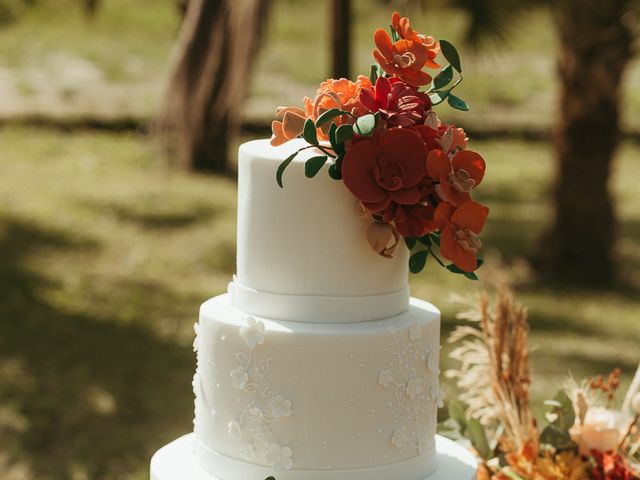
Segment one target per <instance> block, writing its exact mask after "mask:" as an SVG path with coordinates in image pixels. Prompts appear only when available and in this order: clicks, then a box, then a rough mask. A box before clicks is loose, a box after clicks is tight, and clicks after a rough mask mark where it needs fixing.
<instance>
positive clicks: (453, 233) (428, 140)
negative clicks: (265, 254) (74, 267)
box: [271, 12, 489, 279]
mask: <svg viewBox="0 0 640 480" xmlns="http://www.w3.org/2000/svg"><path fill="white" fill-rule="evenodd" d="M389 30H390V34H389V33H388V32H387V31H386V30H384V29H378V30H376V31H375V33H374V36H373V38H374V42H375V45H376V49H375V50H374V51H373V56H374V58H375V60H376V62H377V64H374V65H372V66H371V74H370V76H369V77H366V76H363V75H360V76H359V77H358V78H357V79H356V81H355V82H354V81H351V80H348V79H345V78H341V79H337V80H336V79H328V80H326V81H324V82H322V84H321V85H320V87H319V88H318V91H317V92H316V95H315V97H314V98H313V99H312V98H309V97H305V98H304V106H303V108H298V107H278V109H277V110H276V120H274V121H273V123H272V125H271V127H272V130H273V136H272V138H271V144H272V145H274V146H277V145H282V144H283V143H286V142H288V141H289V140H293V139H295V138H303V139H304V140H306V142H307V143H308V144H309V145H308V146H305V147H302V148H301V149H299V150H298V151H296V152H295V153H293V154H292V155H290V156H289V157H288V158H287V159H285V160H284V161H283V162H282V163H281V164H280V166H279V167H278V170H277V172H276V181H277V183H278V185H279V186H280V187H282V186H283V183H282V176H283V173H284V171H285V169H286V168H287V167H288V166H289V164H290V163H291V162H292V161H293V159H294V158H295V157H296V155H297V154H298V153H300V152H301V151H302V150H306V149H310V148H312V149H314V150H315V151H316V152H317V153H318V155H316V156H313V157H311V158H309V159H308V160H307V161H306V162H305V168H304V170H305V175H306V176H307V177H308V178H312V177H314V176H315V175H317V174H318V172H320V170H322V168H323V167H324V166H325V164H327V163H329V167H328V173H329V176H330V177H331V178H333V179H335V180H342V181H343V182H344V185H345V186H346V187H347V189H348V190H349V191H350V192H351V193H352V194H353V195H354V196H355V197H356V198H357V199H358V200H359V202H360V205H361V206H362V213H363V215H364V216H366V217H367V218H369V219H370V220H371V224H370V226H369V228H368V229H367V238H368V240H369V244H370V245H371V247H372V248H373V249H374V250H375V251H376V252H377V253H378V254H379V255H381V256H383V257H387V258H390V257H392V256H393V254H394V252H395V251H396V249H397V248H398V245H399V243H400V237H403V238H404V241H405V243H406V245H407V247H408V248H409V250H410V251H411V256H410V260H409V266H410V269H411V271H412V272H414V273H417V272H419V271H421V270H422V269H423V268H424V266H425V264H426V262H427V259H428V258H429V257H430V256H431V257H433V258H434V259H435V260H436V261H437V262H438V263H439V264H440V265H441V266H443V267H445V268H447V269H448V270H450V271H452V272H454V273H458V274H462V275H464V276H466V277H467V278H470V279H477V276H476V274H475V270H476V269H477V268H478V267H479V266H480V265H481V264H482V260H481V259H479V258H477V253H478V250H479V249H480V247H481V242H480V239H479V238H478V235H479V234H480V232H481V231H482V229H483V227H484V224H485V221H486V218H487V215H488V213H489V209H488V208H487V207H485V206H483V205H481V204H479V203H477V202H475V201H473V200H472V199H471V193H472V191H473V190H474V189H475V188H476V187H477V186H478V185H479V184H480V183H481V182H482V179H483V177H484V172H485V162H484V160H483V158H482V157H481V156H480V155H479V154H478V153H476V152H473V151H471V150H467V141H468V138H467V136H466V134H465V132H464V130H463V129H462V128H458V127H456V126H455V125H448V124H445V123H443V122H442V121H441V120H440V119H439V118H438V116H437V115H436V113H435V112H434V110H433V107H434V106H436V105H438V104H441V103H443V102H445V101H446V102H447V103H448V104H449V105H450V106H451V107H453V108H455V109H458V110H464V111H466V110H469V106H468V104H467V103H466V102H465V101H464V100H462V99H461V98H459V97H457V96H455V95H454V94H453V93H452V91H453V90H454V89H455V88H456V87H457V86H458V85H459V84H460V82H461V81H462V79H463V76H462V66H461V63H460V57H459V55H458V52H457V50H456V49H455V47H454V46H453V45H452V44H451V43H449V42H448V41H446V40H443V39H441V40H436V39H434V38H433V37H431V36H426V35H422V34H420V33H417V32H416V31H415V30H413V29H412V28H411V24H410V21H409V19H408V18H406V17H400V15H399V14H398V13H397V12H394V13H393V16H392V19H391V25H390V28H389ZM438 53H441V54H442V56H443V57H444V59H445V60H446V61H447V62H448V63H447V64H446V65H445V66H441V65H439V64H438V63H436V57H437V56H438ZM425 69H432V70H438V72H437V74H436V75H435V76H434V77H432V76H431V75H430V74H429V73H427V72H426V71H425ZM440 257H443V258H444V259H446V260H449V261H450V262H451V263H449V264H446V263H445V262H444V261H443V260H442V259H441V258H440Z"/></svg>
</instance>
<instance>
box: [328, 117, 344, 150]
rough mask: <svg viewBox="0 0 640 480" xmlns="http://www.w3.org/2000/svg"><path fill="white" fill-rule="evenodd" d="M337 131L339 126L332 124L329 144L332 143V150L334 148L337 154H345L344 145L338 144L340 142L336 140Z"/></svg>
mask: <svg viewBox="0 0 640 480" xmlns="http://www.w3.org/2000/svg"><path fill="white" fill-rule="evenodd" d="M337 131H338V126H337V125H336V124H335V123H332V124H331V126H330V127H329V142H330V143H331V148H333V150H334V151H335V152H336V153H338V154H340V153H344V145H342V144H339V143H338V140H337V139H336V132H337Z"/></svg>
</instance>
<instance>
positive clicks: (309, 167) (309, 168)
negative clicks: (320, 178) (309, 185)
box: [304, 155, 327, 178]
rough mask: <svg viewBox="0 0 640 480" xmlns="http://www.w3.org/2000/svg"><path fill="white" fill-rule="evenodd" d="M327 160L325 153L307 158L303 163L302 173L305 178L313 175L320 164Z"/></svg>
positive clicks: (318, 169)
mask: <svg viewBox="0 0 640 480" xmlns="http://www.w3.org/2000/svg"><path fill="white" fill-rule="evenodd" d="M326 162H327V156H326V155H318V156H317V157H312V158H310V159H309V160H307V161H306V162H305V164H304V175H305V177H307V178H313V177H315V176H316V175H317V174H318V172H319V171H320V169H321V168H322V166H323V165H324V164H325V163H326Z"/></svg>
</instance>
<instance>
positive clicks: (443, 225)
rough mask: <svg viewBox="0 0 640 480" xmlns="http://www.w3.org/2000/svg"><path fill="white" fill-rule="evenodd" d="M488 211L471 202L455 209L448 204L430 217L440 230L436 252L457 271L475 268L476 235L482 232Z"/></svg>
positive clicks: (467, 270)
mask: <svg viewBox="0 0 640 480" xmlns="http://www.w3.org/2000/svg"><path fill="white" fill-rule="evenodd" d="M488 215H489V209H488V208H487V207H485V206H483V205H480V204H479V203H476V202H474V201H471V200H470V201H468V202H464V203H463V204H462V205H460V206H459V207H458V208H456V207H455V206H453V205H452V204H451V203H449V202H442V203H440V204H439V205H438V206H437V208H436V211H435V213H434V215H433V217H434V221H435V223H436V225H437V226H438V228H439V229H440V252H441V253H442V256H443V257H445V258H446V259H448V260H451V261H452V262H453V263H454V265H456V266H457V267H458V268H460V269H461V270H464V271H465V272H473V271H474V270H475V269H476V268H478V262H477V258H476V254H477V253H478V250H479V249H480V247H481V246H482V243H481V242H480V239H479V238H478V235H479V234H480V232H482V229H483V228H484V223H485V221H486V220H487V216H488Z"/></svg>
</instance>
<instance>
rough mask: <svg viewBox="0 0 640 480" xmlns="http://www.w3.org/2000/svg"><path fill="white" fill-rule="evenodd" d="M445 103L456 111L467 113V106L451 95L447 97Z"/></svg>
mask: <svg viewBox="0 0 640 480" xmlns="http://www.w3.org/2000/svg"><path fill="white" fill-rule="evenodd" d="M447 101H448V102H449V105H450V106H451V107H453V108H455V109H456V110H462V111H463V112H468V111H469V104H468V103H467V102H465V101H464V100H462V99H461V98H460V97H456V96H455V95H454V94H452V93H450V94H449V95H448V96H447Z"/></svg>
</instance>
